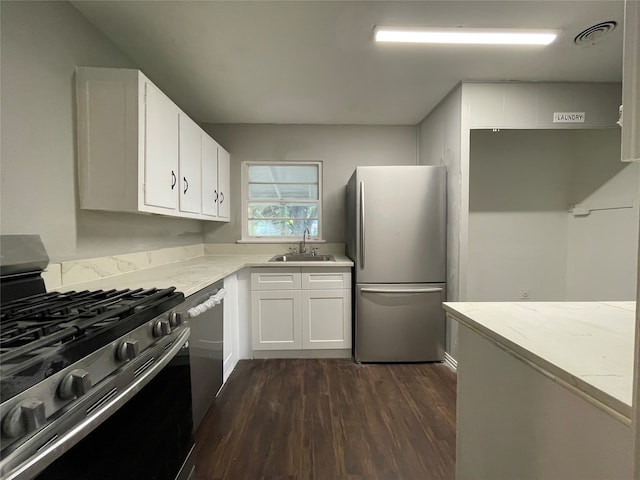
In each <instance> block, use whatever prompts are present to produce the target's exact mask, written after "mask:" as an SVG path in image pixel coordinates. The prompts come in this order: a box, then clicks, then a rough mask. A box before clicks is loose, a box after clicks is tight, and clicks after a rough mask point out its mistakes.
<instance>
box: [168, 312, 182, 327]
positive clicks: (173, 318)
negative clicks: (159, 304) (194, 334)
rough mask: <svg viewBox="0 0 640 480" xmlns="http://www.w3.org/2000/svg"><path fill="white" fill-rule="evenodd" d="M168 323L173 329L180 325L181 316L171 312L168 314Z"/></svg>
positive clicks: (178, 313)
mask: <svg viewBox="0 0 640 480" xmlns="http://www.w3.org/2000/svg"><path fill="white" fill-rule="evenodd" d="M169 323H170V324H171V326H172V327H173V328H175V327H177V326H179V325H182V314H181V313H180V312H171V313H170V314H169Z"/></svg>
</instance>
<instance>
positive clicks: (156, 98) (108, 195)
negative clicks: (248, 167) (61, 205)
mask: <svg viewBox="0 0 640 480" xmlns="http://www.w3.org/2000/svg"><path fill="white" fill-rule="evenodd" d="M76 94H77V106H78V177H79V190H80V207H81V208H85V209H91V210H111V211H119V212H146V213H156V214H162V215H170V216H175V217H186V218H194V219H202V220H218V221H229V214H230V211H229V209H228V205H229V202H228V198H229V154H228V153H227V152H226V151H224V149H222V147H220V146H219V145H218V144H217V143H216V142H215V141H214V140H213V139H211V137H209V136H208V135H207V134H206V133H205V132H204V131H203V130H202V129H201V128H200V127H199V126H198V125H197V124H196V123H195V122H194V121H193V120H191V119H190V118H189V117H188V116H187V115H185V114H184V112H182V111H181V110H180V109H179V108H178V107H177V106H176V105H175V104H174V103H173V102H172V101H171V100H170V99H169V98H168V97H167V96H165V95H164V94H163V93H162V92H161V91H160V90H159V89H158V88H157V87H156V86H155V85H154V84H153V83H152V82H151V81H150V80H149V79H148V78H147V77H145V76H144V75H143V74H142V72H140V71H139V70H131V69H118V68H92V67H77V68H76ZM220 152H222V157H223V162H222V164H223V166H224V171H223V172H222V174H221V172H220V165H219V164H220V162H219V160H218V157H219V156H220ZM221 178H222V179H223V181H224V182H225V183H224V186H223V187H219V186H218V182H219V181H220V179H221ZM221 188H222V189H223V190H224V196H223V195H222V192H221ZM216 196H218V197H219V200H215V199H216ZM225 197H226V198H225ZM223 198H224V199H225V201H224V202H223V201H222V199H223ZM211 199H213V200H214V202H215V203H214V204H213V205H211ZM221 206H224V208H222V209H219V207H221ZM220 212H222V213H223V214H224V216H221V215H220Z"/></svg>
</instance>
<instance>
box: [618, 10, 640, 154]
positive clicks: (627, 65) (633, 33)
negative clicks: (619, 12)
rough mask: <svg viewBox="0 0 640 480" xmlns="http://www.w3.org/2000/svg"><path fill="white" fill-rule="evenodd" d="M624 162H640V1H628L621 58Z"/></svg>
mask: <svg viewBox="0 0 640 480" xmlns="http://www.w3.org/2000/svg"><path fill="white" fill-rule="evenodd" d="M622 64H623V67H622V106H623V111H622V149H621V150H622V161H623V162H634V161H640V2H638V1H631V0H626V2H625V12H624V53H623V57H622Z"/></svg>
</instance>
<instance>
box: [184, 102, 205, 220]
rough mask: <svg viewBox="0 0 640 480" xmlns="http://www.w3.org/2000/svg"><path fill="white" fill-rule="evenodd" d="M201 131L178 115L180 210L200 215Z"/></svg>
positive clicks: (188, 120) (191, 121)
mask: <svg viewBox="0 0 640 480" xmlns="http://www.w3.org/2000/svg"><path fill="white" fill-rule="evenodd" d="M201 132H202V130H201V129H200V127H199V126H198V125H197V124H196V123H195V122H194V121H193V120H191V119H190V118H189V117H187V116H186V115H184V114H180V148H179V151H180V164H179V167H180V168H179V172H180V175H179V178H180V180H179V185H180V210H181V211H183V212H190V213H200V210H201V205H200V204H201V186H200V176H201V157H202V140H201V138H202V134H201Z"/></svg>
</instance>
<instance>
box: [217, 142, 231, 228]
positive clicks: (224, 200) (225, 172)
mask: <svg viewBox="0 0 640 480" xmlns="http://www.w3.org/2000/svg"><path fill="white" fill-rule="evenodd" d="M230 162H231V158H230V157H229V152H227V151H226V150H225V149H224V148H222V147H221V146H218V190H219V193H220V199H219V201H218V217H220V218H222V219H227V220H228V219H229V216H230V213H231V207H230V205H231V188H230V187H231V163H230Z"/></svg>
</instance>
